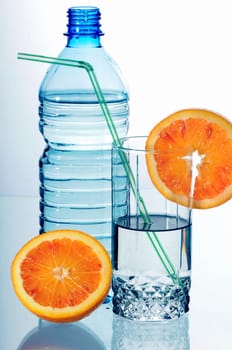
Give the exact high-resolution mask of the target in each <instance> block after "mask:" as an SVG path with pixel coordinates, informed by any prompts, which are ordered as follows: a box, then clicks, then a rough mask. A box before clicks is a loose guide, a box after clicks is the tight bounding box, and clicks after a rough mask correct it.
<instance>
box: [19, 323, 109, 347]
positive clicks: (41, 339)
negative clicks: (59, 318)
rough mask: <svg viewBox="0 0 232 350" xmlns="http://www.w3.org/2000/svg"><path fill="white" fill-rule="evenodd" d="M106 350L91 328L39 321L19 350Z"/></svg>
mask: <svg viewBox="0 0 232 350" xmlns="http://www.w3.org/2000/svg"><path fill="white" fill-rule="evenodd" d="M90 349H94V350H106V348H105V346H104V344H103V343H102V341H101V340H100V339H99V338H98V337H97V336H96V334H94V333H93V332H92V331H91V330H90V329H89V328H87V327H86V326H84V325H80V324H77V323H75V324H70V323H69V324H56V323H48V322H43V321H39V326H38V327H36V328H34V329H33V330H31V331H30V332H29V333H28V334H27V335H26V336H25V338H24V339H23V340H22V342H21V343H20V345H19V346H18V348H17V350H90Z"/></svg>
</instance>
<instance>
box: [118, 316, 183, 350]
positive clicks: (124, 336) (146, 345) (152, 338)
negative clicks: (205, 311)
mask: <svg viewBox="0 0 232 350" xmlns="http://www.w3.org/2000/svg"><path fill="white" fill-rule="evenodd" d="M138 349H144V350H145V349H146V350H189V349H190V344H189V320H188V315H185V316H183V317H181V318H180V319H177V320H171V321H167V322H162V323H158V322H139V321H132V320H128V319H126V318H123V317H121V316H118V315H113V336H112V350H138Z"/></svg>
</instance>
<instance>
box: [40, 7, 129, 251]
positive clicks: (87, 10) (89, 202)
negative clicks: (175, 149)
mask: <svg viewBox="0 0 232 350" xmlns="http://www.w3.org/2000/svg"><path fill="white" fill-rule="evenodd" d="M68 18H69V21H68V25H67V27H68V32H67V34H65V35H67V45H66V47H65V48H64V49H63V51H62V52H61V53H60V55H59V56H58V57H59V58H68V59H74V60H82V61H86V62H88V63H90V64H91V65H92V66H93V68H94V71H95V74H96V76H97V79H98V81H99V83H100V87H101V90H102V91H103V93H104V98H105V100H106V102H107V105H108V108H109V111H110V113H111V116H112V118H113V120H114V123H115V126H116V128H117V131H118V134H119V136H120V137H124V136H125V135H126V134H127V131H128V113H129V110H128V99H129V98H128V93H127V90H126V88H125V85H124V83H123V80H122V77H121V74H120V71H119V69H118V67H117V65H116V64H115V63H114V61H113V60H112V58H111V57H110V56H109V54H108V53H107V52H106V51H105V49H104V48H103V47H102V46H101V41H100V38H101V36H102V35H103V33H102V31H101V29H100V27H101V25H100V11H99V9H98V8H96V7H89V6H88V7H72V8H70V9H69V10H68ZM39 99H40V107H39V116H40V131H41V133H42V135H43V137H44V140H45V142H46V144H47V147H46V149H45V151H44V154H43V155H42V157H41V159H40V182H41V186H40V197H41V200H40V227H41V232H46V231H49V230H54V229H77V230H82V231H85V232H87V233H89V234H92V235H93V236H94V237H96V238H97V239H99V240H100V241H101V243H102V244H103V245H105V247H106V248H107V249H108V251H110V246H111V145H112V137H111V134H110V132H109V130H108V127H107V123H106V121H105V118H104V115H103V113H102V110H101V108H100V105H99V103H98V99H97V97H96V95H95V92H94V90H93V87H92V84H91V81H90V79H89V77H88V74H87V72H86V71H85V70H84V69H81V68H75V67H68V66H61V65H56V64H54V65H52V66H51V67H50V68H49V70H48V72H47V74H46V76H45V77H44V80H43V82H42V84H41V87H40V92H39Z"/></svg>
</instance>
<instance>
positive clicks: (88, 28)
mask: <svg viewBox="0 0 232 350" xmlns="http://www.w3.org/2000/svg"><path fill="white" fill-rule="evenodd" d="M68 18H69V21H68V25H67V27H68V32H67V33H66V34H65V35H67V37H68V41H67V47H101V41H100V37H101V36H102V35H103V33H102V31H101V30H100V27H101V25H100V18H101V14H100V11H99V9H98V8H97V7H91V6H81V7H71V8H70V9H69V10H68Z"/></svg>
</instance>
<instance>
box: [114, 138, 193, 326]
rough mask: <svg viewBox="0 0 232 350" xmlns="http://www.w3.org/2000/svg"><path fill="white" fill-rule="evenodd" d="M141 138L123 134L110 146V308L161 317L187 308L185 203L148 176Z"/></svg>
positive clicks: (188, 217) (187, 213)
mask: <svg viewBox="0 0 232 350" xmlns="http://www.w3.org/2000/svg"><path fill="white" fill-rule="evenodd" d="M145 142H146V137H129V138H125V139H124V140H122V143H121V144H120V145H115V144H114V146H113V151H112V212H113V213H112V215H113V238H112V262H113V283H112V289H113V311H114V313H116V314H118V315H121V316H123V317H126V318H128V319H132V320H140V321H162V320H168V319H176V318H179V317H180V316H181V315H184V314H185V313H187V312H188V310H189V290H190V284H191V230H192V222H191V208H190V207H187V206H181V205H178V204H176V203H175V202H172V201H169V200H168V199H166V198H165V197H164V196H163V195H162V194H161V193H160V192H159V191H158V190H157V189H156V187H155V186H154V184H153V183H152V182H151V179H150V176H149V174H148V170H147V165H146V152H147V151H146V150H145ZM188 161H190V162H191V156H190V158H189V159H188ZM180 176H183V174H181V175H180ZM190 187H191V186H190ZM190 192H191V189H190ZM190 195H191V193H189V197H190ZM189 203H191V200H189Z"/></svg>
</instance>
